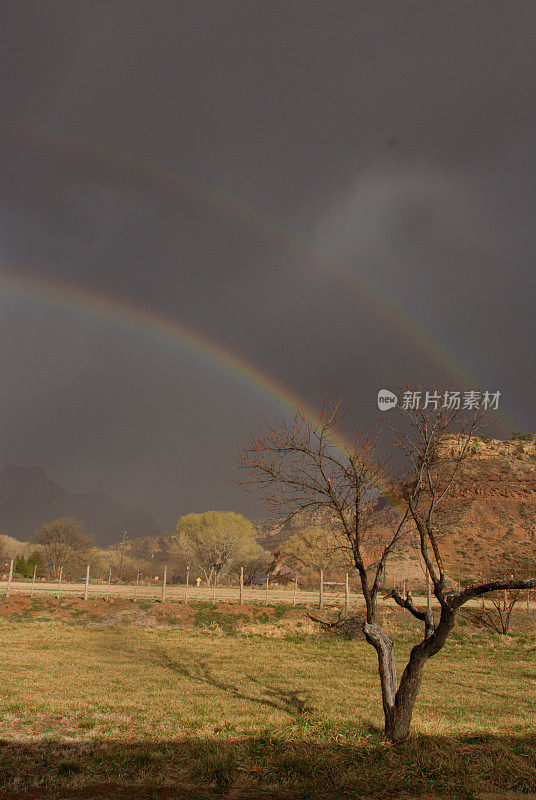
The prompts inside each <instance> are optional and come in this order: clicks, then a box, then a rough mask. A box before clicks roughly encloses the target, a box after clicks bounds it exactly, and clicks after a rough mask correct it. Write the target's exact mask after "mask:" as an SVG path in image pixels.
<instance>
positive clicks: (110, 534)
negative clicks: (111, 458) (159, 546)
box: [0, 464, 159, 545]
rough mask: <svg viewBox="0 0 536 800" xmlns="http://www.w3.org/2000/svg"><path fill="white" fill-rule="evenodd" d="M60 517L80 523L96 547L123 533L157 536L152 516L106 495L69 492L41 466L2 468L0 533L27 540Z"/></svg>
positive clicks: (115, 538) (116, 538) (0, 480)
mask: <svg viewBox="0 0 536 800" xmlns="http://www.w3.org/2000/svg"><path fill="white" fill-rule="evenodd" d="M60 517H75V518H76V519H78V520H80V521H81V522H83V523H84V525H85V527H86V531H87V532H88V533H90V534H92V535H93V536H94V538H95V542H96V543H97V544H99V545H105V544H109V543H110V542H114V541H117V540H118V539H119V538H120V536H121V531H123V530H126V531H128V535H129V536H131V537H135V536H146V535H148V534H158V533H159V528H158V525H157V523H156V522H155V521H154V519H153V518H152V517H150V516H149V515H148V514H146V513H145V512H144V511H136V510H132V509H129V508H126V507H125V506H124V505H123V504H122V503H120V502H119V501H117V500H114V499H113V498H112V497H109V496H108V495H107V494H104V493H94V494H75V493H72V492H69V491H68V490H67V489H65V488H64V487H63V486H60V485H59V484H58V483H55V481H53V480H52V479H51V478H49V477H48V475H47V474H46V473H45V471H44V470H43V469H42V468H41V467H18V466H15V465H13V464H11V465H9V466H7V467H5V469H4V471H3V472H2V473H1V474H0V533H3V534H7V535H8V536H13V537H15V538H17V539H22V540H28V539H31V537H32V536H33V534H34V532H35V531H36V530H37V529H38V528H39V527H40V526H41V525H43V524H44V523H46V522H52V521H53V520H55V519H58V518H60Z"/></svg>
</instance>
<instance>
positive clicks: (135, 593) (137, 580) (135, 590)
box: [134, 570, 140, 602]
mask: <svg viewBox="0 0 536 800" xmlns="http://www.w3.org/2000/svg"><path fill="white" fill-rule="evenodd" d="M139 585H140V571H139V570H138V574H137V575H136V588H135V589H134V602H136V600H137V599H138V586H139Z"/></svg>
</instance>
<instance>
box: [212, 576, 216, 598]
mask: <svg viewBox="0 0 536 800" xmlns="http://www.w3.org/2000/svg"><path fill="white" fill-rule="evenodd" d="M212 602H213V603H215V602H216V570H214V576H213V578H212Z"/></svg>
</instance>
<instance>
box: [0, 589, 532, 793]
mask: <svg viewBox="0 0 536 800" xmlns="http://www.w3.org/2000/svg"><path fill="white" fill-rule="evenodd" d="M130 608H131V609H132V604H131V605H130ZM232 609H233V611H234V612H237V611H238V607H237V606H233V607H232ZM107 611H108V612H109V608H108V609H107ZM142 611H143V609H142ZM146 611H147V610H146ZM163 611H165V608H163ZM40 613H41V612H40ZM144 613H145V612H144ZM147 613H149V612H148V611H147ZM166 613H167V612H166ZM215 614H216V611H215V610H214V608H212V607H210V604H204V605H202V606H201V607H200V608H193V609H192V610H191V619H190V622H189V623H188V624H189V625H190V626H191V627H190V629H187V628H185V627H181V625H176V624H172V623H170V624H162V625H161V626H157V627H154V628H150V627H144V626H141V625H140V626H138V625H132V624H130V623H129V622H128V618H125V617H124V616H123V618H122V621H121V616H118V617H117V618H116V619H115V622H114V624H113V625H111V626H109V625H105V626H101V625H100V624H99V621H98V620H89V621H90V622H93V623H94V624H87V621H84V617H83V616H79V617H77V618H76V617H75V618H72V617H71V618H69V619H68V620H63V621H62V620H57V621H52V620H50V619H34V618H28V617H24V615H19V616H18V619H16V620H15V621H11V620H0V637H1V640H2V667H1V671H2V675H1V681H0V715H1V719H2V732H1V734H0V736H1V737H2V745H1V746H0V776H2V777H1V778H0V786H2V788H5V789H6V790H8V789H9V791H15V790H16V789H23V788H30V787H42V788H43V789H45V788H47V787H49V788H50V787H64V788H67V787H88V786H90V785H92V784H96V783H98V782H110V781H112V782H116V783H119V784H121V785H144V786H147V785H152V786H170V785H178V784H179V783H180V785H183V786H190V787H192V786H210V785H211V786H213V787H217V788H219V789H220V790H221V791H227V790H230V788H231V787H235V788H240V787H242V788H244V789H245V788H246V787H248V786H258V787H270V786H272V787H280V788H285V789H288V790H292V791H298V790H299V791H303V792H306V791H308V792H313V790H314V793H316V794H317V795H320V794H321V793H322V792H323V791H326V792H327V791H328V790H329V787H334V790H335V791H337V792H338V793H339V794H340V795H341V796H342V795H344V794H348V795H352V794H353V795H354V796H355V794H356V793H357V794H359V793H368V794H369V795H377V796H379V795H381V794H382V792H386V791H388V790H389V791H393V792H395V791H396V792H406V793H408V792H410V793H413V794H422V793H426V792H428V793H434V792H435V793H436V794H441V795H452V794H458V795H460V796H462V795H463V792H466V795H465V796H470V794H467V792H469V793H470V792H473V794H474V793H475V792H483V791H488V792H493V791H499V790H501V791H502V790H506V789H509V790H511V791H522V792H529V791H531V790H534V789H535V787H536V766H535V757H536V739H535V731H536V704H535V692H534V690H535V688H536V639H535V637H534V635H533V634H527V635H525V636H521V635H518V636H516V637H499V636H496V635H492V634H489V633H487V632H481V631H473V630H472V629H470V630H466V629H465V628H462V629H459V630H458V631H457V632H456V633H455V636H454V637H453V638H452V640H451V641H450V642H449V644H448V645H447V646H446V647H445V649H444V650H443V651H442V652H441V653H440V654H439V655H438V656H437V657H435V658H434V659H432V660H431V661H430V663H429V665H428V667H427V671H426V675H425V681H424V686H423V691H422V693H421V695H420V698H419V701H418V705H417V708H416V711H415V725H414V728H415V733H416V735H415V737H414V739H413V740H412V741H411V742H409V743H407V745H404V746H402V747H397V748H393V747H392V746H390V745H387V744H386V743H385V742H384V741H383V737H382V735H381V726H382V718H381V708H380V693H379V685H378V680H377V675H376V660H375V654H374V652H373V651H372V649H371V648H370V647H369V646H368V645H366V643H365V642H362V641H357V642H354V641H345V640H342V639H335V638H331V637H329V636H326V635H324V634H317V635H315V636H310V635H306V634H305V633H300V634H299V635H296V633H295V632H293V633H292V635H288V634H287V636H286V638H283V637H281V638H277V637H275V636H271V637H269V638H267V637H264V636H260V635H251V634H249V635H237V632H239V631H240V630H242V631H244V630H246V631H247V630H248V629H249V630H251V626H253V625H257V626H262V625H263V624H265V625H266V626H268V628H270V626H272V627H273V626H276V627H277V626H279V625H280V624H281V625H286V624H287V623H288V620H289V619H290V620H292V625H293V626H294V628H293V629H292V630H293V631H295V629H296V628H295V626H296V625H297V623H298V622H300V619H301V621H302V623H304V624H305V622H306V620H307V618H306V616H305V613H304V612H303V611H302V612H299V611H293V612H292V614H290V615H287V612H281V611H278V612H277V614H279V615H280V616H279V619H275V618H274V615H273V614H272V613H271V611H270V609H268V610H266V609H263V608H262V607H259V608H258V614H257V616H256V617H255V615H249V616H248V617H247V618H246V619H245V620H242V621H240V620H236V619H234V618H231V616H230V615H231V614H232V611H231V610H228V609H226V610H225V611H224V612H223V615H222V618H220V619H219V620H218V619H217V617H215ZM263 614H264V615H266V616H265V617H262V615H263ZM392 616H393V619H392V629H393V631H396V632H397V635H398V638H399V639H401V640H402V648H401V655H400V656H399V660H400V663H402V661H403V658H404V654H405V652H407V651H408V649H409V647H410V644H411V639H410V634H411V628H410V627H407V626H405V623H403V621H402V618H398V617H397V616H396V615H392ZM226 628H227V629H228V632H226ZM277 629H278V630H279V635H280V636H281V630H280V628H277ZM404 651H405V652H404ZM464 787H465V788H464ZM140 796H141V795H140Z"/></svg>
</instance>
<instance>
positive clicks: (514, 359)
mask: <svg viewBox="0 0 536 800" xmlns="http://www.w3.org/2000/svg"><path fill="white" fill-rule="evenodd" d="M0 29H1V46H0V62H1V76H2V77H1V87H2V91H1V102H0V152H1V166H0V169H1V181H0V192H1V197H0V231H1V238H0V275H1V274H6V273H7V274H9V275H10V276H11V279H13V277H15V278H16V279H20V280H21V287H22V286H25V287H26V289H25V290H24V291H23V290H22V288H21V291H19V292H13V291H7V290H6V289H5V287H4V288H2V290H1V291H0V359H1V363H2V374H3V380H2V383H1V388H0V415H1V416H0V418H1V440H0V468H1V467H3V465H4V464H7V463H16V464H21V465H40V466H43V467H44V468H45V469H46V471H47V472H48V473H49V475H50V476H51V477H52V478H54V479H55V480H57V481H59V482H60V483H62V484H63V485H65V486H66V487H67V488H69V489H71V490H73V491H83V492H88V491H106V492H108V493H109V494H111V495H113V496H115V497H116V498H118V499H120V500H122V501H124V502H125V503H127V504H128V505H130V506H133V507H140V508H143V509H145V510H147V511H148V512H150V513H152V514H153V515H154V516H155V517H156V518H157V519H158V521H159V523H160V524H161V525H162V528H163V529H164V530H166V529H171V527H172V526H173V525H174V522H175V520H176V519H177V517H178V516H179V515H181V514H184V513H187V512H189V511H204V510H207V509H213V508H222V509H234V510H237V511H241V512H243V513H246V514H250V515H253V516H257V517H258V516H262V513H263V510H262V508H261V507H260V506H259V505H258V504H257V503H256V502H255V500H254V499H253V498H252V497H250V496H249V495H247V494H245V493H244V490H243V489H241V488H240V487H238V486H236V485H234V484H233V483H232V481H231V479H230V478H231V477H232V476H233V474H234V473H233V468H232V467H231V465H230V464H229V463H228V459H229V458H230V457H231V456H232V452H231V451H232V448H233V445H234V444H235V442H236V441H237V440H241V439H244V438H246V437H247V436H248V433H249V431H250V430H256V429H258V427H259V425H260V422H261V420H262V418H263V417H267V418H270V419H274V418H277V417H280V416H281V415H284V414H288V413H289V409H288V407H285V406H284V405H282V404H281V403H278V402H277V401H276V400H274V399H273V398H271V397H269V396H268V395H267V394H266V393H265V392H264V391H263V390H262V388H260V387H258V386H257V387H256V386H255V384H254V382H248V381H247V380H243V379H240V380H239V379H238V378H237V376H236V374H234V373H233V371H232V370H231V369H229V368H228V367H225V365H221V364H220V365H218V364H217V363H215V362H211V361H210V360H207V359H203V358H201V357H200V355H199V353H197V352H195V351H193V350H192V349H188V348H187V347H180V346H177V347H175V346H171V345H170V343H169V342H167V343H166V342H165V341H160V340H158V338H154V337H151V336H148V335H146V334H145V333H143V332H140V331H136V330H133V329H132V328H131V327H129V326H128V325H125V324H123V323H122V322H121V321H120V320H117V319H115V320H114V319H113V318H108V319H105V318H103V317H99V316H98V315H93V314H91V313H89V314H87V313H85V314H84V313H81V312H80V310H78V309H76V308H69V307H66V306H65V303H64V304H63V307H61V303H60V305H57V304H56V305H55V304H50V303H49V302H44V301H43V299H42V298H41V299H40V296H39V290H38V288H36V287H38V286H39V285H49V286H56V287H58V286H60V287H64V288H65V290H69V291H73V292H74V294H75V295H77V296H83V295H84V293H87V292H88V291H91V292H94V293H98V294H99V295H101V296H103V297H107V298H110V299H111V300H112V301H113V302H116V303H123V304H127V305H128V304H132V305H135V306H137V307H138V308H140V307H141V308H142V309H144V310H146V311H147V312H150V313H152V314H156V315H159V316H160V317H162V318H166V319H168V320H171V321H175V322H177V323H180V324H181V325H182V326H185V327H186V328H189V329H190V330H192V331H194V332H196V333H198V334H201V335H202V336H204V337H207V338H208V339H210V340H212V341H213V342H215V343H217V344H219V345H221V346H223V347H225V348H226V349H227V350H229V351H232V352H233V353H234V354H236V356H238V357H240V358H242V359H244V360H246V361H247V362H248V363H249V364H251V365H252V366H253V367H255V368H256V369H257V370H259V371H262V372H263V373H265V374H266V375H269V376H271V377H272V378H273V379H275V380H276V381H277V382H278V383H279V384H281V385H283V386H284V387H286V390H287V391H288V393H289V394H292V395H296V396H299V397H301V398H303V400H304V401H305V402H307V403H308V404H309V405H311V406H313V407H314V406H318V403H319V401H320V399H321V397H322V394H323V393H324V392H326V391H330V390H331V391H334V392H342V393H343V394H344V396H345V398H346V401H347V404H348V406H349V408H350V413H351V416H352V417H353V418H356V419H359V420H361V421H363V422H364V423H366V424H370V423H371V422H372V421H373V419H374V416H375V414H376V413H377V411H376V395H377V391H378V389H380V388H383V387H386V388H389V387H392V386H393V384H395V383H396V382H400V381H405V382H406V383H407V384H410V385H411V384H413V385H417V384H432V383H434V384H436V385H438V386H439V387H445V388H448V387H449V386H455V387H456V388H459V389H461V390H469V389H478V388H481V389H489V390H492V391H496V390H500V391H501V393H502V397H501V412H502V413H503V417H504V420H503V423H502V428H501V430H502V432H503V435H504V434H505V433H508V432H509V431H510V430H512V429H513V428H515V429H517V430H535V428H536V423H535V420H534V396H535V388H536V387H535V383H536V381H535V377H534V367H535V359H534V340H535V330H534V328H535V325H534V316H535V315H534V300H535V279H534V268H535V267H534V263H535V249H536V247H535V245H536V226H535V225H534V209H535V201H536V181H535V178H536V164H535V155H534V151H535V141H536V124H535V122H536V119H535V105H534V96H535V78H536V74H535V63H536V57H535V43H536V41H535V33H536V14H535V9H534V4H533V3H531V2H516V1H515V0H505V1H504V2H494V1H493V0H484V1H483V2H478V0H473V2H471V3H468V2H465V0H464V1H463V2H456V1H455V0H449V1H448V2H447V1H446V0H445V2H441V1H440V0H438V1H437V2H430V0H422V2H412V1H411V0H408V1H407V2H403V3H400V2H394V1H393V2H387V1H386V2H382V1H381V0H353V2H344V1H343V0H329V2H327V0H326V2H319V1H318V0H307V2H304V1H302V0H292V2H289V0H284V1H283V2H278V0H270V1H269V2H265V1H264V0H263V1H262V2H255V0H253V1H252V0H244V1H243V2H236V1H235V0H225V2H224V1H223V0H222V1H221V2H215V0H211V1H210V2H202V0H194V1H192V2H170V1H169V0H168V1H166V2H160V1H159V0H151V2H137V1H136V0H128V1H125V2H120V1H118V0H106V2H105V1H104V0H94V1H92V2H87V0H65V2H56V1H55V0H48V2H45V3H44V2H41V1H40V0H39V1H37V0H36V2H28V1H27V0H14V2H10V0H4V2H3V3H2V4H1V8H0ZM39 282H40V283H39ZM28 287H30V288H28ZM31 287H33V289H32V288H31ZM67 306H68V304H67ZM105 316H106V315H105ZM108 316H109V317H110V315H108ZM111 316H112V317H113V315H111ZM179 344H180V343H179V342H177V345H179ZM499 432H500V431H499Z"/></svg>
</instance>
